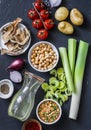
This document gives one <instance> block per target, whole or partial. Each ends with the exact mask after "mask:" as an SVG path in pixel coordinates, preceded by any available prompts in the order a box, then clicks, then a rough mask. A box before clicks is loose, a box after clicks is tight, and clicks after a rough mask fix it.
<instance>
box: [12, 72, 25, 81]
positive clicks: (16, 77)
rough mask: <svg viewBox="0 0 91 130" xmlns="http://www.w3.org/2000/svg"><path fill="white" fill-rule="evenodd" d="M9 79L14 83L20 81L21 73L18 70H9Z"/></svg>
mask: <svg viewBox="0 0 91 130" xmlns="http://www.w3.org/2000/svg"><path fill="white" fill-rule="evenodd" d="M10 79H11V80H12V81H13V82H14V83H20V82H21V81H22V75H21V73H20V72H18V71H11V72H10Z"/></svg>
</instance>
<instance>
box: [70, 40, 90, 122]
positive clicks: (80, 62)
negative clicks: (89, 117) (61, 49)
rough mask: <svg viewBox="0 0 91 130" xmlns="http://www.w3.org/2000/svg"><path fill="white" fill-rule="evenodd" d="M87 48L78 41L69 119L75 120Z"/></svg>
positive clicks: (84, 43)
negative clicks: (74, 89)
mask: <svg viewBox="0 0 91 130" xmlns="http://www.w3.org/2000/svg"><path fill="white" fill-rule="evenodd" d="M88 47H89V45H88V43H86V42H84V41H80V43H79V48H78V55H77V60H76V67H75V73H74V84H75V88H76V93H73V94H72V99H71V107H70V112H69V118H71V119H75V120H76V119H77V115H78V110H79V105H80V98H81V91H82V82H83V76H84V70H85V63H86V58H87V53H88Z"/></svg>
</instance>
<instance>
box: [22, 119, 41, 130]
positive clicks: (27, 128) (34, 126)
mask: <svg viewBox="0 0 91 130" xmlns="http://www.w3.org/2000/svg"><path fill="white" fill-rule="evenodd" d="M22 130H42V126H41V124H40V122H39V121H37V120H36V119H30V120H27V121H26V122H25V123H24V124H23V126H22Z"/></svg>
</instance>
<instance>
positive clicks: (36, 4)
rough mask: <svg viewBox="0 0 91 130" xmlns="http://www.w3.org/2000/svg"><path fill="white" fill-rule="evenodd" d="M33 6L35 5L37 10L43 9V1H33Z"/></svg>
mask: <svg viewBox="0 0 91 130" xmlns="http://www.w3.org/2000/svg"><path fill="white" fill-rule="evenodd" d="M34 6H35V8H36V9H37V10H38V11H41V10H42V9H44V8H45V5H44V4H43V2H41V1H40V2H37V1H36V2H34Z"/></svg>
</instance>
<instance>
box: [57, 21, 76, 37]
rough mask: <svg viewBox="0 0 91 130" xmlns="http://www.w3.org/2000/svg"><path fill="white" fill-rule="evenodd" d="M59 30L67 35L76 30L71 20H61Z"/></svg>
mask: <svg viewBox="0 0 91 130" xmlns="http://www.w3.org/2000/svg"><path fill="white" fill-rule="evenodd" d="M58 30H59V31H60V32H62V33H64V34H67V35H70V34H73V32H74V28H73V26H72V25H71V24H70V23H69V22H66V21H62V22H59V24H58Z"/></svg>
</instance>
